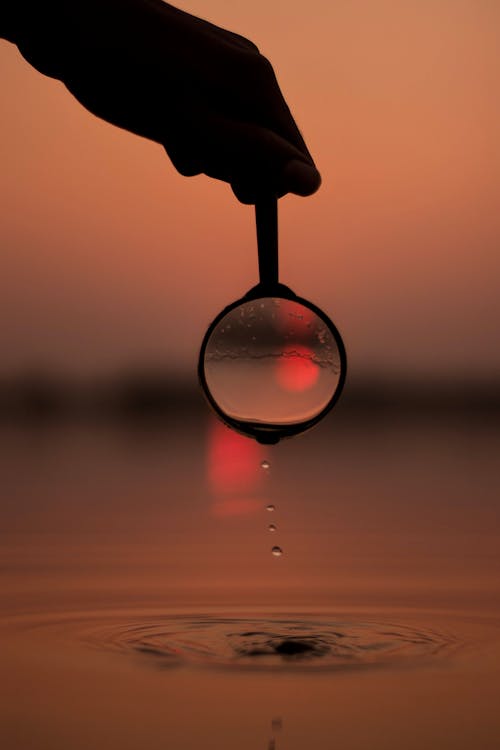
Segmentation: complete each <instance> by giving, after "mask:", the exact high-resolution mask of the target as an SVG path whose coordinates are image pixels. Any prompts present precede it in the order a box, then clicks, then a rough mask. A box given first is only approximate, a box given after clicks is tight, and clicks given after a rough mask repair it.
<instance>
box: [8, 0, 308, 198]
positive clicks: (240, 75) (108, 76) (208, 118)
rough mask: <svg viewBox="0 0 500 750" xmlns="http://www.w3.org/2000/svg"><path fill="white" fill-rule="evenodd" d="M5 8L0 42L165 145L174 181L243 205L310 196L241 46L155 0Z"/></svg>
mask: <svg viewBox="0 0 500 750" xmlns="http://www.w3.org/2000/svg"><path fill="white" fill-rule="evenodd" d="M10 5H11V9H10V10H7V11H0V28H1V15H2V14H3V13H4V12H6V13H7V15H9V18H8V22H7V29H8V31H7V33H5V32H4V36H6V37H7V38H9V39H10V40H11V41H13V42H15V43H16V44H17V45H18V47H19V49H20V51H21V53H22V54H23V56H24V57H25V58H26V59H27V60H28V61H29V62H30V63H31V64H32V65H34V66H35V67H36V68H37V69H38V70H40V71H41V72H42V73H45V74H46V75H49V76H52V77H54V78H58V79H60V80H61V81H63V82H64V83H65V85H66V86H67V88H68V89H69V90H70V91H71V92H72V93H73V94H74V96H75V97H76V98H77V99H78V100H79V101H80V102H81V103H82V104H83V105H84V106H85V107H86V108H87V109H88V110H90V111H91V112H93V113H94V114H96V115H97V116H98V117H102V118H104V119H105V120H108V121H109V122H111V123H114V124H115V125H118V126H120V127H122V128H126V129H127V130H130V131H132V132H134V133H137V134H139V135H142V136H145V137H146V138H150V139H152V140H154V141H157V142H159V143H161V144H163V145H164V146H165V148H166V150H167V152H168V154H169V156H170V158H171V160H172V162H173V164H174V166H175V167H176V169H177V170H178V171H179V172H180V173H181V174H183V175H195V174H200V173H205V174H207V175H209V176H210V177H215V178H216V179H219V180H224V181H226V182H229V183H230V184H231V187H232V188H233V191H234V193H235V194H236V196H237V197H238V199H239V200H240V201H242V202H243V203H254V202H255V201H256V200H257V199H258V197H259V196H260V195H263V194H268V193H269V192H273V193H275V194H277V195H280V196H281V195H284V194H285V193H289V192H291V193H296V194H298V195H310V194H311V193H313V192H314V191H315V190H317V188H318V187H319V184H320V176H319V173H318V172H317V170H316V169H315V167H314V163H313V161H312V158H311V156H310V154H309V151H308V150H307V147H306V145H305V143H304V140H303V138H302V136H301V134H300V132H299V130H298V128H297V126H296V124H295V122H294V120H293V117H292V115H291V114H290V110H289V108H288V106H287V104H286V102H285V100H284V98H283V96H282V94H281V92H280V89H279V86H278V83H277V81H276V78H275V75H274V72H273V69H272V67H271V65H270V63H269V62H268V60H267V59H266V58H265V57H263V56H262V55H261V54H260V53H259V50H258V49H257V47H256V46H255V45H254V44H252V42H250V41H248V40H247V39H245V38H243V37H241V36H239V35H237V34H233V33H231V32H229V31H225V30H224V29H221V28H219V27H217V26H214V25H213V24H210V23H208V22H206V21H203V20H201V19H200V18H196V17H195V16H192V15H189V14H188V13H184V12H183V11H180V10H178V9H177V8H174V7H172V6H171V5H167V4H166V3H164V2H162V0H71V2H70V1H69V0H29V1H28V2H23V3H18V2H17V0H10ZM12 6H17V8H16V7H14V8H13V9H12ZM19 6H21V7H20V8H19Z"/></svg>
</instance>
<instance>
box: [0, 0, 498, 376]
mask: <svg viewBox="0 0 500 750" xmlns="http://www.w3.org/2000/svg"><path fill="white" fill-rule="evenodd" d="M178 5H179V4H178ZM180 7H183V8H184V9H186V10H189V11H190V12H192V13H195V14H198V15H201V16H203V17H205V18H208V19H209V20H211V21H213V22H215V23H217V24H219V25H221V26H225V27H227V28H230V29H232V30H234V31H237V32H240V33H242V34H244V35H246V36H248V37H249V38H251V39H253V41H255V42H256V43H257V44H258V45H259V47H260V49H261V51H262V52H264V53H265V54H266V55H267V56H268V57H269V58H270V59H271V61H272V62H273V64H274V66H275V69H276V72H277V75H278V79H279V81H280V83H281V86H282V88H283V91H284V93H285V96H286V97H287V99H288V101H289V103H290V106H291V108H292V111H293V112H294V114H295V116H296V119H297V121H298V123H299V126H300V127H301V129H302V130H303V133H304V135H305V137H306V140H307V142H308V144H309V146H310V148H311V151H312V153H313V155H314V157H315V159H316V162H317V165H318V167H319V169H320V171H321V172H322V175H323V179H324V184H323V186H322V188H321V190H320V192H319V193H318V194H317V195H316V196H314V197H312V198H309V199H301V198H297V197H288V198H286V199H284V200H283V201H281V208H280V220H281V268H282V273H281V277H282V281H284V282H285V283H288V284H289V285H290V286H291V287H292V288H294V289H295V290H296V291H297V292H298V293H300V294H301V295H303V296H306V297H309V298H310V299H312V300H313V301H314V302H316V303H317V304H319V305H320V306H322V307H324V308H325V310H326V311H327V312H328V313H329V314H330V315H331V316H332V318H333V319H334V321H335V322H336V323H337V324H338V326H339V328H340V329H341V331H342V333H343V335H344V338H345V340H346V345H347V348H348V353H349V355H350V362H351V368H352V371H353V372H354V373H355V374H358V375H362V374H365V373H380V374H403V375H408V374H410V373H418V374H431V373H452V374H453V373H457V372H458V373H471V372H473V371H474V368H476V367H477V368H478V369H479V371H480V372H481V373H482V374H484V375H487V376H491V375H493V374H498V373H499V371H500V347H499V346H498V330H497V329H498V323H497V321H498V319H499V314H500V295H499V294H498V282H497V279H498V272H499V265H500V260H499V254H498V245H499V238H500V212H499V210H498V205H499V197H500V163H499V162H500V158H499V149H498V133H499V132H500V116H499V115H500V103H499V101H498V93H497V92H498V90H500V80H499V79H500V65H499V62H500V60H499V58H500V52H499V50H500V5H498V4H496V3H493V2H490V0H475V1H474V2H472V0H469V1H468V2H466V1H465V0H464V1H462V0H433V2H422V1H421V0H419V1H418V2H417V0H411V1H410V0H397V1H396V0H393V1H392V2H390V1H389V0H381V1H380V2H377V3H373V2H368V1H367V0H365V1H364V2H363V1H361V0H349V2H347V1H346V0H338V1H337V2H334V3H325V2H324V0H311V1H310V2H309V3H307V6H304V5H303V3H300V4H299V3H298V2H294V1H293V0H288V1H287V2H284V1H282V0H272V1H271V2H270V1H269V0H266V1H265V2H264V0H253V1H252V2H247V3H229V2H223V0H192V2H189V3H188V2H183V3H181V4H180ZM0 81H1V87H2V119H1V132H2V136H3V137H2V140H1V142H0V159H1V164H2V175H1V178H0V243H1V262H2V266H1V267H2V273H1V275H0V298H1V299H2V320H1V322H0V352H1V365H0V372H2V373H5V372H13V371H19V370H21V369H25V368H28V367H36V368H46V369H49V370H58V369H62V370H64V371H65V370H69V371H70V372H85V373H106V372H110V371H114V370H115V369H117V368H123V367H128V366H134V365H137V364H143V365H153V364H157V363H165V362H166V363H168V364H170V365H171V366H175V367H177V368H188V367H189V368H191V369H192V368H193V367H194V363H195V361H196V358H197V352H198V347H199V344H200V342H201V339H202V336H203V334H204V331H205V328H206V326H207V324H208V323H209V321H210V320H211V319H212V318H213V317H214V315H215V314H216V313H217V312H218V311H219V309H221V308H222V307H223V306H224V305H225V304H226V303H228V302H229V301H231V300H232V299H234V298H236V297H238V296H240V294H241V293H243V292H244V291H246V290H247V289H248V288H249V287H250V286H252V284H254V282H255V281H256V273H257V270H256V268H257V266H256V250H255V242H254V229H253V215H252V210H251V209H249V208H248V207H245V206H242V205H240V204H238V203H237V202H236V199H234V198H233V196H232V193H231V191H230V189H229V188H228V187H227V186H226V185H224V184H222V183H217V182H215V181H213V180H210V179H208V178H206V177H196V178H190V179H187V178H184V177H181V176H179V175H178V174H177V173H176V172H175V171H174V169H173V167H172V166H171V165H170V163H169V161H168V159H167V157H166V156H165V155H164V152H163V150H162V148H161V147H160V146H158V145H156V144H153V143H150V142H147V141H145V140H143V139H141V138H138V137H137V136H134V135H131V134H129V133H126V132H124V131H120V130H118V129H116V128H114V127H112V126H110V125H108V124H106V123H103V122H101V121H99V120H97V119H96V118H95V117H93V116H92V115H90V114H89V113H88V112H86V111H85V110H84V109H83V108H82V107H81V106H80V105H79V104H78V103H77V102H76V101H74V100H73V99H72V97H71V96H70V95H69V94H68V93H67V92H66V90H65V89H64V87H63V86H62V84H60V83H58V82H56V81H53V80H50V79H48V78H44V77H43V76H41V75H40V74H39V73H37V72H36V71H35V70H33V69H31V68H30V67H29V65H28V64H27V63H26V62H25V61H24V60H23V59H22V58H21V57H20V55H19V53H18V52H17V50H16V49H15V47H13V46H12V45H10V44H8V43H7V42H1V43H0Z"/></svg>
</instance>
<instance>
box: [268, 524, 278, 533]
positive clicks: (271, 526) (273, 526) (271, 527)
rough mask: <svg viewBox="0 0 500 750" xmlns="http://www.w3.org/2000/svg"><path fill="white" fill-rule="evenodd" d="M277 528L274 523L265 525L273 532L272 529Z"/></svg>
mask: <svg viewBox="0 0 500 750" xmlns="http://www.w3.org/2000/svg"><path fill="white" fill-rule="evenodd" d="M277 528H278V527H277V526H275V525H274V523H270V524H269V526H268V527H267V529H268V531H271V532H274V531H276V530H277Z"/></svg>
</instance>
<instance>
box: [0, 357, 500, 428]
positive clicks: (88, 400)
mask: <svg viewBox="0 0 500 750" xmlns="http://www.w3.org/2000/svg"><path fill="white" fill-rule="evenodd" d="M204 407H205V408H206V402H205V399H204V397H203V394H202V391H201V388H200V386H199V385H198V382H197V379H196V375H195V373H193V375H192V376H191V375H188V376H180V375H175V374H173V373H166V372H161V371H153V370H150V371H147V370H144V371H142V372H139V371H136V372H133V371H128V372H127V371H124V372H121V373H118V374H115V375H113V376H108V377H95V378H80V379H79V378H70V377H67V376H62V375H57V374H48V373H36V372H32V371H31V372H24V373H18V374H17V375H16V376H0V422H1V423H5V422H11V421H14V422H15V421H19V420H21V421H23V420H24V421H30V422H31V421H32V422H49V421H65V420H75V419H81V418H83V419H91V420H94V419H98V420H102V419H104V420H116V419H120V420H136V419H147V420H153V421H158V422H161V421H162V420H164V419H165V418H167V417H168V415H169V414H172V413H179V412H188V411H189V412H193V411H195V412H198V411H201V410H202V409H203V408H204ZM336 411H338V412H342V413H344V414H347V413H349V414H358V415H359V414H364V413H369V412H378V411H382V412H387V413H391V414H397V413H401V414H407V415H409V416H415V415H417V414H421V415H425V414H428V415H430V414H446V413H448V414H449V413H453V412H457V413H461V414H467V415H469V416H474V415H476V416H479V417H481V419H485V418H486V419H487V418H493V419H494V418H496V417H497V415H498V414H499V413H500V378H497V377H491V378H489V379H487V378H484V377H483V378H477V379H472V378H458V377H457V378H450V377H447V378H443V377H436V378H433V379H430V378H426V379H422V378H414V379H411V380H410V379H409V378H402V377H401V378H397V377H393V378H389V377H381V376H375V375H372V376H371V377H369V376H367V375H365V376H364V377H363V376H361V377H360V376H358V377H356V376H352V377H350V378H349V379H348V382H347V385H346V387H345V389H344V393H343V394H342V396H341V399H340V401H339V404H338V405H337V407H336Z"/></svg>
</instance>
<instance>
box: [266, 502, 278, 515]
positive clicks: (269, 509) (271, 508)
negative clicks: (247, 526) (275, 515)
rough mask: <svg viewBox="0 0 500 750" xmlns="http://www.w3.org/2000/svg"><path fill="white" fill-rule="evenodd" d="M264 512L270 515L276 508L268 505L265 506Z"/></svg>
mask: <svg viewBox="0 0 500 750" xmlns="http://www.w3.org/2000/svg"><path fill="white" fill-rule="evenodd" d="M266 510H267V511H269V513H272V512H273V510H276V507H275V506H274V505H273V504H272V503H270V504H269V505H266Z"/></svg>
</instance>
